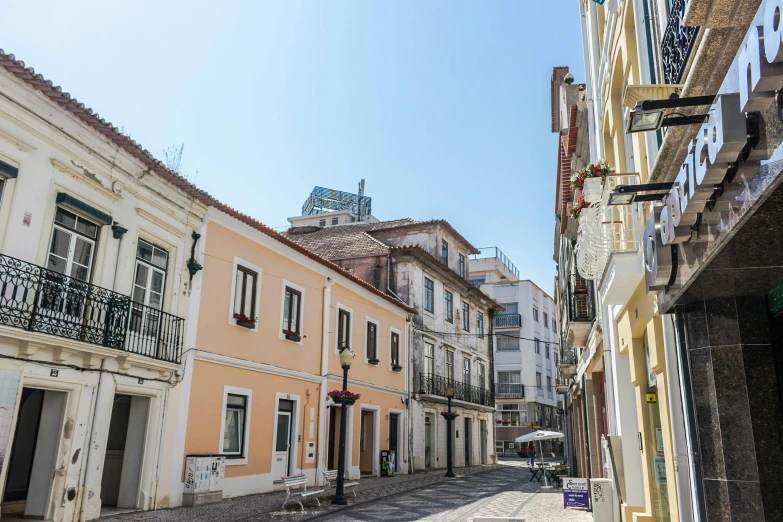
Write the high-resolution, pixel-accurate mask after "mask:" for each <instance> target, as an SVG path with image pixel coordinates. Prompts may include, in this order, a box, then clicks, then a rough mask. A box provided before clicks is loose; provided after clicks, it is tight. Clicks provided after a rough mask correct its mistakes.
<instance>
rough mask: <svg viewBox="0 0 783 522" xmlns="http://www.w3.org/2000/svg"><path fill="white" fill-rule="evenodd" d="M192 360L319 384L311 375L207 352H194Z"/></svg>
mask: <svg viewBox="0 0 783 522" xmlns="http://www.w3.org/2000/svg"><path fill="white" fill-rule="evenodd" d="M193 358H194V359H195V360H197V361H203V362H208V363H213V364H220V365H222V366H231V367H233V368H239V369H242V370H250V371H253V372H259V373H268V374H271V375H279V376H281V377H289V378H291V379H297V380H300V381H307V382H313V383H320V382H321V377H320V376H319V375H314V374H312V373H307V372H300V371H299V370H291V369H288V368H281V367H280V366H273V365H271V364H266V363H261V362H256V361H248V360H247V359H239V358H237V357H229V356H228V355H221V354H219V353H214V352H207V351H204V350H198V349H197V350H195V353H194V355H193Z"/></svg>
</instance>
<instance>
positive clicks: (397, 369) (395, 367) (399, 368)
mask: <svg viewBox="0 0 783 522" xmlns="http://www.w3.org/2000/svg"><path fill="white" fill-rule="evenodd" d="M391 369H392V371H393V372H400V371H402V366H400V365H399V364H392V367H391Z"/></svg>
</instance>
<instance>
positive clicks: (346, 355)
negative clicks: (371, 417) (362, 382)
mask: <svg viewBox="0 0 783 522" xmlns="http://www.w3.org/2000/svg"><path fill="white" fill-rule="evenodd" d="M352 361H353V352H352V351H351V349H350V348H344V349H343V350H342V351H341V352H340V366H342V368H343V391H346V390H347V389H348V369H349V368H350V367H351V362H352ZM350 404H352V403H350ZM350 404H349V403H348V402H345V401H343V402H342V409H341V410H340V452H339V454H338V457H337V490H336V491H335V492H334V498H333V499H332V504H338V505H340V506H345V505H347V504H348V500H347V499H346V498H345V490H344V484H345V423H346V419H347V417H348V406H350Z"/></svg>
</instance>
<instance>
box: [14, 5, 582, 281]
mask: <svg viewBox="0 0 783 522" xmlns="http://www.w3.org/2000/svg"><path fill="white" fill-rule="evenodd" d="M45 4H46V7H45V8H44V7H42V4H41V3H39V2H31V1H29V0H0V8H1V9H2V12H3V30H2V33H0V48H2V49H4V50H5V52H10V53H14V54H15V55H16V57H17V58H19V59H21V60H24V61H25V63H26V64H27V65H28V66H32V67H34V68H35V69H36V71H37V72H39V73H41V74H43V75H44V76H45V77H46V78H48V79H50V80H52V81H53V82H54V83H55V84H58V85H60V86H62V87H63V89H64V90H65V91H67V92H69V93H71V94H72V95H73V96H75V97H76V98H77V99H78V100H79V101H81V102H83V103H84V104H86V105H87V106H88V107H91V108H92V109H93V110H95V111H97V112H98V113H100V115H101V116H102V117H104V118H105V119H106V120H108V121H111V122H112V123H114V124H115V125H117V126H118V127H124V129H125V132H126V133H129V134H130V135H131V136H132V138H134V139H135V140H136V141H138V142H139V143H141V144H142V145H143V146H144V147H145V148H147V149H148V150H150V151H152V152H153V153H154V154H155V155H156V156H158V157H159V158H161V159H162V158H163V149H164V148H166V147H167V146H168V145H171V144H173V143H184V144H185V152H184V156H183V173H184V174H186V175H188V177H189V178H190V179H191V180H192V181H195V183H196V184H198V185H199V186H201V187H202V188H204V189H205V190H207V191H208V192H210V193H211V194H213V195H214V196H216V197H217V198H219V199H220V200H222V201H225V202H226V203H228V204H230V205H232V206H234V207H235V208H237V209H238V210H241V211H243V212H246V213H248V214H251V215H253V216H254V217H256V218H258V219H260V220H262V221H263V222H265V223H267V224H268V225H270V226H274V227H278V226H282V225H286V224H287V222H286V218H287V217H289V216H294V215H298V214H299V212H300V209H301V205H302V203H303V202H304V200H305V199H306V197H307V195H308V194H309V192H310V191H311V190H312V188H313V186H315V185H321V186H326V187H330V188H336V189H341V190H347V191H354V190H355V189H356V187H357V183H358V181H359V180H360V179H361V178H365V179H366V180H367V181H366V184H367V188H366V191H367V195H369V196H372V198H373V213H374V214H375V215H376V216H377V217H378V218H380V219H394V218H399V217H412V218H415V219H421V220H425V219H433V218H442V219H446V220H448V221H449V222H451V224H452V225H454V227H455V228H457V230H459V231H460V232H461V233H462V234H463V235H464V236H465V237H466V238H468V240H469V241H471V242H472V243H473V244H474V245H475V246H478V247H482V246H494V245H497V246H499V247H500V248H501V249H502V250H503V251H504V252H505V253H506V254H507V255H508V256H509V257H510V258H511V259H512V260H513V262H514V263H515V264H516V265H517V267H519V269H520V270H521V272H522V276H523V277H525V278H530V279H533V280H534V281H535V282H536V283H537V284H539V285H540V286H542V287H543V288H544V289H545V290H546V291H548V292H550V293H551V291H552V281H553V279H552V278H553V275H554V273H555V265H554V263H553V261H552V251H553V226H554V224H553V223H554V221H553V219H554V217H553V216H554V203H553V201H554V185H555V169H556V159H557V156H556V152H557V149H556V135H555V134H552V133H551V132H550V130H551V128H550V97H549V78H550V75H551V72H552V67H553V66H555V65H569V66H570V67H571V70H572V71H573V72H574V76H576V79H577V81H583V73H582V71H583V55H582V50H581V37H580V29H579V12H578V6H577V2H576V1H573V0H538V1H529V0H514V1H489V2H487V1H471V2H467V1H454V0H448V1H424V2H421V1H415V2H414V1H399V2H388V1H387V2H380V1H355V2H347V1H310V2H295V1H291V0H279V1H275V2H262V1H246V2H234V1H224V2H214V1H212V2H200V1H198V2H197V1H184V0H182V1H177V2H175V1H165V2H160V1H159V0H156V1H152V0H138V1H135V2H122V4H124V5H120V4H121V3H120V2H107V1H106V0H95V1H93V0H89V1H88V0H77V1H75V2H45ZM196 171H198V174H196Z"/></svg>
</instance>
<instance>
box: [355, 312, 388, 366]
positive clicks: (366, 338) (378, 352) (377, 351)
mask: <svg viewBox="0 0 783 522" xmlns="http://www.w3.org/2000/svg"><path fill="white" fill-rule="evenodd" d="M369 323H372V324H374V325H375V356H376V357H377V358H378V361H380V360H381V350H380V344H381V323H380V322H378V320H377V319H373V318H372V317H365V318H364V344H363V346H362V348H363V350H364V362H365V363H367V364H369V365H370V366H376V365H375V364H370V359H368V358H367V341H369V340H370V339H369V336H368V335H367V325H368V324H369ZM354 353H356V351H354ZM378 364H380V362H379V363H378Z"/></svg>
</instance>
